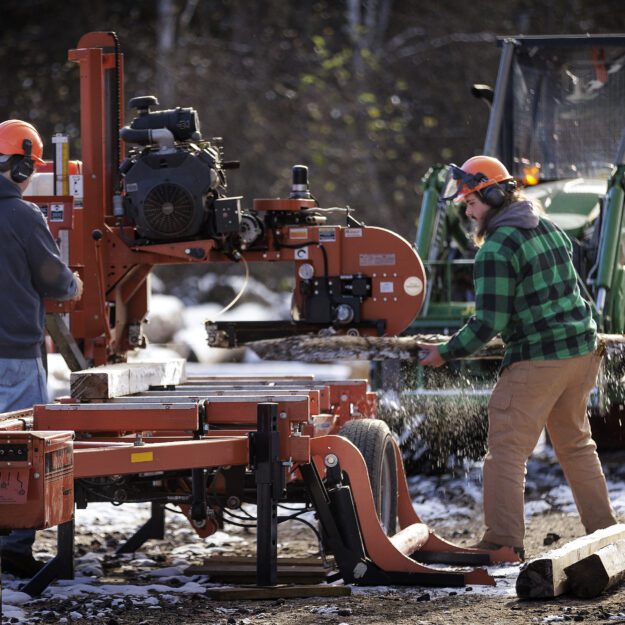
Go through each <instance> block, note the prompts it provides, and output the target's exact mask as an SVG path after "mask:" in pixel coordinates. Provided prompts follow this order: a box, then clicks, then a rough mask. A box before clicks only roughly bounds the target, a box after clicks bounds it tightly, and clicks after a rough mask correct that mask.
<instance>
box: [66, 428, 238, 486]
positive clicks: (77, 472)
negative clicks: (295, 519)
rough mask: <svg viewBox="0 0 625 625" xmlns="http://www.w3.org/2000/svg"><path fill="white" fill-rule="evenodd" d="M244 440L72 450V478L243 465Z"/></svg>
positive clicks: (234, 438) (231, 439) (236, 438)
mask: <svg viewBox="0 0 625 625" xmlns="http://www.w3.org/2000/svg"><path fill="white" fill-rule="evenodd" d="M248 463H249V444H248V438H247V436H239V437H232V438H211V439H204V440H198V441H191V440H187V441H183V442H172V443H154V444H150V445H141V446H136V445H132V444H130V443H129V444H128V445H127V446H125V447H102V448H96V449H75V450H74V477H75V478H81V477H101V476H106V475H127V474H132V473H146V472H152V471H175V470H178V469H194V468H204V467H221V466H229V465H247V464H248Z"/></svg>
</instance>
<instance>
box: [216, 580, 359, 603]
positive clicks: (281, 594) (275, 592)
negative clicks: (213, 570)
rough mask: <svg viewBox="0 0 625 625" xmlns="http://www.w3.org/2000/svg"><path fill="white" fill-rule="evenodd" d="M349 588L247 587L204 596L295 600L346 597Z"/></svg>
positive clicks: (225, 589) (218, 598)
mask: <svg viewBox="0 0 625 625" xmlns="http://www.w3.org/2000/svg"><path fill="white" fill-rule="evenodd" d="M351 593H352V589H351V588H350V587H349V586H329V585H327V584H319V585H314V586H299V585H298V586H267V587H265V586H262V587H259V586H248V587H239V588H209V589H208V590H207V591H206V594H207V595H208V596H209V597H210V598H211V599H214V600H215V601H240V600H257V599H297V598H299V597H347V596H349V595H351Z"/></svg>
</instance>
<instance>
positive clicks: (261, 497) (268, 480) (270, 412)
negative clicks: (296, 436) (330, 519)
mask: <svg viewBox="0 0 625 625" xmlns="http://www.w3.org/2000/svg"><path fill="white" fill-rule="evenodd" d="M257 416H258V429H257V432H256V434H255V436H254V452H255V463H254V465H255V469H256V503H257V529H256V583H257V584H258V585H259V586H275V585H276V582H277V579H278V500H279V498H280V495H281V492H282V490H283V488H284V471H283V468H282V465H281V463H280V460H279V451H280V435H279V433H278V404H271V403H266V404H258V413H257Z"/></svg>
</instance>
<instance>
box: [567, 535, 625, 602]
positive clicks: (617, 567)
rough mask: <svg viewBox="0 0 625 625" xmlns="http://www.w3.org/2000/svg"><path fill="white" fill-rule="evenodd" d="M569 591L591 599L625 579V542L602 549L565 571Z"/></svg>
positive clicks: (582, 597) (620, 541)
mask: <svg viewBox="0 0 625 625" xmlns="http://www.w3.org/2000/svg"><path fill="white" fill-rule="evenodd" d="M564 573H565V574H566V579H567V582H568V585H569V590H570V592H571V593H572V594H574V595H575V596H576V597H580V598H581V599H591V598H593V597H597V596H599V595H600V594H601V593H602V592H604V591H606V590H608V589H609V588H612V587H613V586H616V585H617V584H619V583H620V582H622V581H623V580H624V579H625V540H619V541H618V542H616V543H613V544H611V545H607V546H605V547H602V548H601V549H599V551H597V552H596V553H593V554H592V555H590V556H588V557H587V558H584V559H583V560H580V561H579V562H576V563H575V564H571V566H567V567H566V568H565V569H564Z"/></svg>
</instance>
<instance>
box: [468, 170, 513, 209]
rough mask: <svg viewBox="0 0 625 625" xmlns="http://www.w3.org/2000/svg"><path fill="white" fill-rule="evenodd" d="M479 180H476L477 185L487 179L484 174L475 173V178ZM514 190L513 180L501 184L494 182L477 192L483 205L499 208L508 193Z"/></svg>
mask: <svg viewBox="0 0 625 625" xmlns="http://www.w3.org/2000/svg"><path fill="white" fill-rule="evenodd" d="M478 177H479V178H480V179H479V180H478V184H479V183H480V182H483V181H485V180H488V178H487V177H486V176H485V175H484V174H480V173H477V174H475V178H476V179H477V178H478ZM515 188H516V182H515V181H514V180H507V181H506V182H503V183H501V184H500V183H498V182H495V183H494V184H491V185H488V186H487V187H484V188H483V189H480V190H479V191H478V193H479V195H480V197H481V198H482V201H483V202H484V203H485V204H488V205H489V206H490V207H491V208H501V207H502V206H503V203H504V202H505V201H506V194H507V193H508V192H509V191H512V190H514V189H515Z"/></svg>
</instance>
